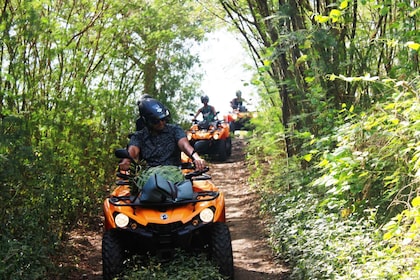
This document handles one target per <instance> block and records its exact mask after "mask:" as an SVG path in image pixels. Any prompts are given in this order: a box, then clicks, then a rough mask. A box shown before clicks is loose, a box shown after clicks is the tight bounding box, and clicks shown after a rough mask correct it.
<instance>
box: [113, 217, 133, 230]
mask: <svg viewBox="0 0 420 280" xmlns="http://www.w3.org/2000/svg"><path fill="white" fill-rule="evenodd" d="M129 221H130V219H129V218H128V217H127V215H124V214H122V213H119V214H117V216H115V224H116V225H117V227H120V228H123V227H126V226H127V225H128V223H129Z"/></svg>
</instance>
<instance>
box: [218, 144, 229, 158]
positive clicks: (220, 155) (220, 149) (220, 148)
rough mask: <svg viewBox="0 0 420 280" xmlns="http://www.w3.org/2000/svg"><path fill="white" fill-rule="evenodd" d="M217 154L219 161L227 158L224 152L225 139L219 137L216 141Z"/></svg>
mask: <svg viewBox="0 0 420 280" xmlns="http://www.w3.org/2000/svg"><path fill="white" fill-rule="evenodd" d="M217 144H218V146H217V155H218V159H219V161H225V160H226V159H227V152H226V139H220V140H219V142H218V143H217Z"/></svg>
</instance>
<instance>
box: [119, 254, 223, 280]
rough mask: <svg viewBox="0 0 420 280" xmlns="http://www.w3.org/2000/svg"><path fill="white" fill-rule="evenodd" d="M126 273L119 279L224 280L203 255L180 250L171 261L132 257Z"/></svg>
mask: <svg viewBox="0 0 420 280" xmlns="http://www.w3.org/2000/svg"><path fill="white" fill-rule="evenodd" d="M126 272H127V273H125V274H124V276H122V277H121V279H150V280H152V279H168V280H176V279H191V280H205V279H208V280H223V279H224V278H223V276H222V275H220V274H219V272H218V269H217V267H216V266H215V265H214V264H213V263H212V262H210V261H209V260H208V259H207V257H206V256H205V255H190V254H187V253H186V252H183V251H181V250H178V251H176V253H175V255H174V257H173V259H171V260H170V261H164V262H162V261H160V260H159V259H157V258H155V257H150V256H146V257H144V256H134V257H133V258H132V260H131V261H130V264H129V268H128V269H127V271H126Z"/></svg>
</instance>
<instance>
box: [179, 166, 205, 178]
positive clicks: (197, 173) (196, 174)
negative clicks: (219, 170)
mask: <svg viewBox="0 0 420 280" xmlns="http://www.w3.org/2000/svg"><path fill="white" fill-rule="evenodd" d="M209 170H210V168H208V167H204V169H202V170H196V171H193V172H190V173H187V174H185V179H191V178H192V177H195V176H200V175H201V174H203V173H206V172H207V171H209Z"/></svg>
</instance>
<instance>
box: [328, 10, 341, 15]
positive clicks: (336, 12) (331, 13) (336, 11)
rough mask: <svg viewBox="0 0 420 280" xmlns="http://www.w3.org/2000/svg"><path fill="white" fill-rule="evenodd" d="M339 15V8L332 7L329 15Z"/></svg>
mask: <svg viewBox="0 0 420 280" xmlns="http://www.w3.org/2000/svg"><path fill="white" fill-rule="evenodd" d="M340 16H341V12H340V10H337V9H332V10H331V12H330V17H340Z"/></svg>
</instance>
